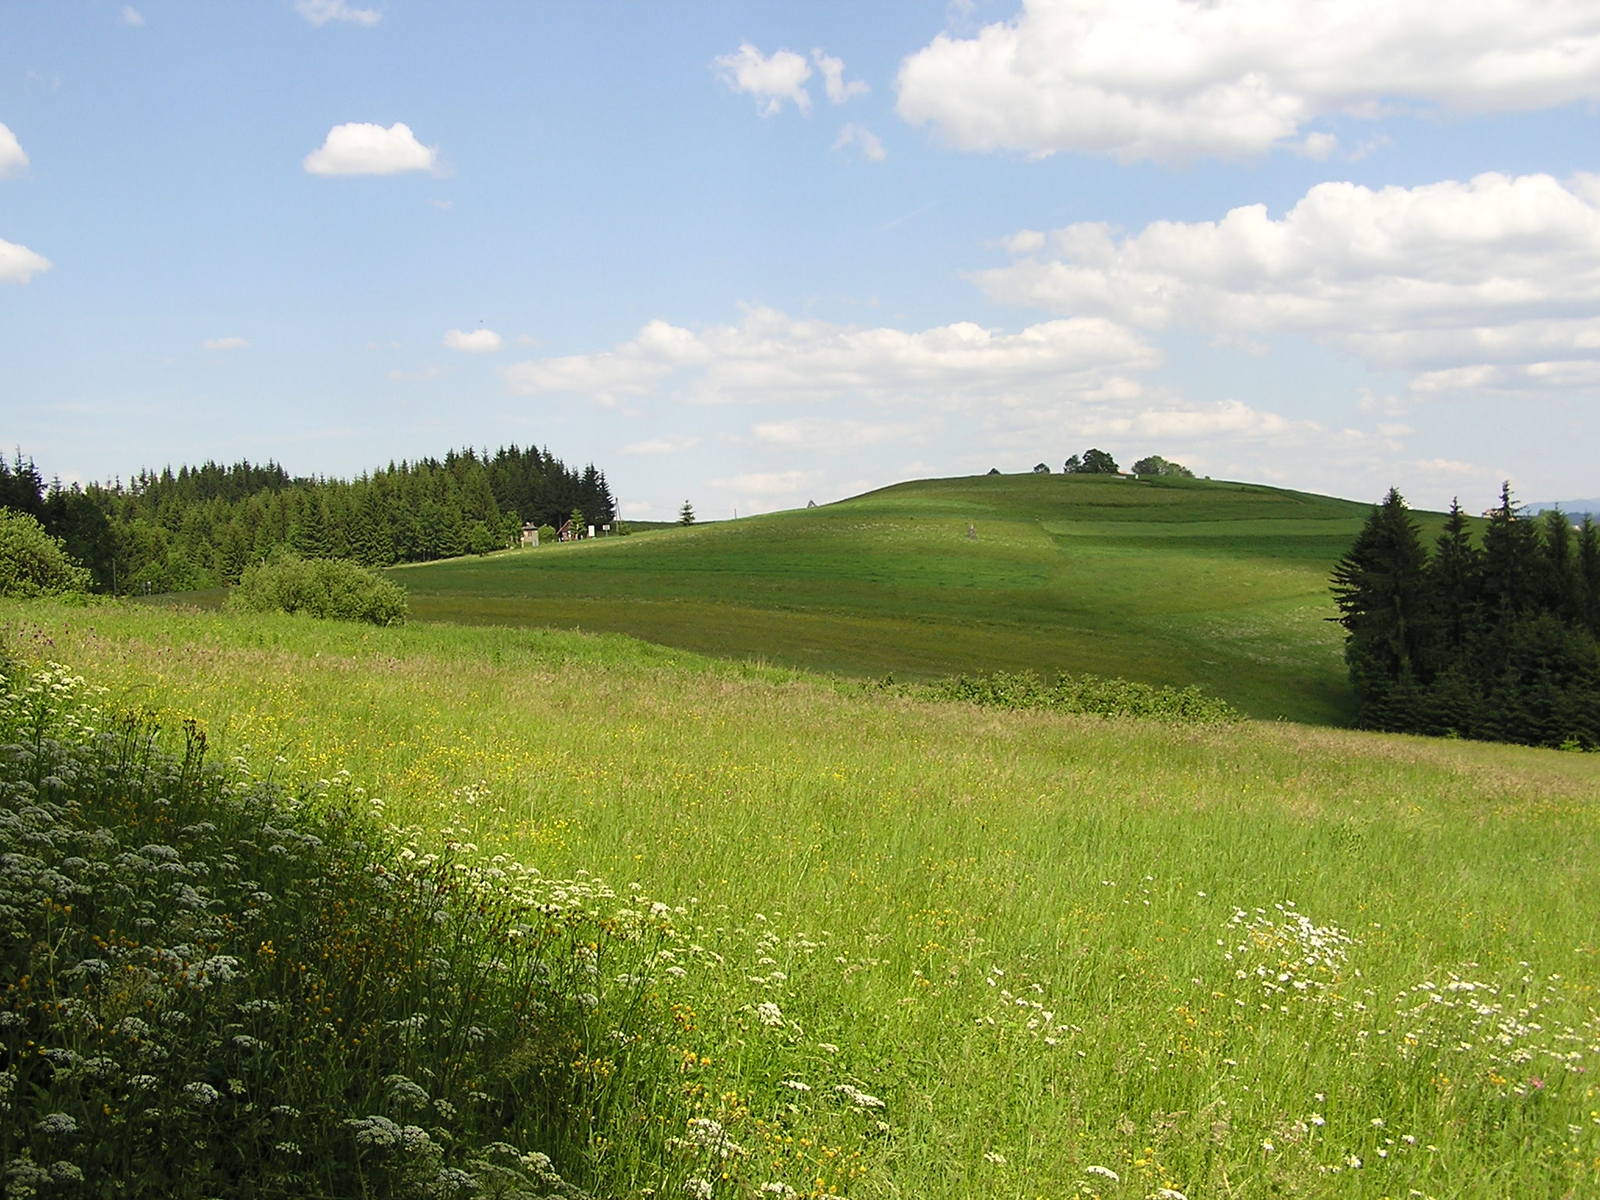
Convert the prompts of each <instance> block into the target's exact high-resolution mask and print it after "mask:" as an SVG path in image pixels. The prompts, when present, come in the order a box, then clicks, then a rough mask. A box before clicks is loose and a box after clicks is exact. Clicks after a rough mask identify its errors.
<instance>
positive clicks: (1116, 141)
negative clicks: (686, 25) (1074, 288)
mask: <svg viewBox="0 0 1600 1200" xmlns="http://www.w3.org/2000/svg"><path fill="white" fill-rule="evenodd" d="M898 89H899V100H898V107H899V112H900V115H901V116H902V117H903V118H904V119H905V120H907V121H909V122H911V123H912V124H916V125H928V126H931V127H933V128H934V129H935V130H936V131H937V132H938V133H939V135H940V136H941V137H942V138H943V139H944V140H945V141H947V142H949V143H950V144H952V145H954V146H956V147H959V148H961V149H966V150H980V151H986V150H1017V151H1022V152H1024V153H1028V154H1036V155H1047V154H1053V153H1056V152H1058V151H1076V152H1083V153H1091V154H1107V155H1110V156H1112V157H1114V158H1116V159H1118V160H1120V161H1124V162H1129V161H1134V160H1139V159H1154V160H1158V161H1187V160H1190V159H1193V158H1196V157H1206V156H1219V157H1225V158H1226V157H1242V156H1250V155H1257V154H1262V153H1266V152H1268V151H1270V150H1273V149H1276V148H1280V147H1284V148H1288V147H1292V146H1293V145H1294V144H1295V142H1296V139H1297V138H1304V136H1305V135H1306V134H1307V132H1308V126H1310V125H1311V124H1312V123H1313V122H1315V121H1316V120H1317V119H1318V118H1319V117H1321V116H1323V115H1325V114H1343V115H1348V116H1353V117H1356V118H1364V119H1375V118H1378V117H1380V116H1382V115H1384V114H1385V113H1387V112H1388V111H1390V110H1391V109H1392V108H1393V107H1394V105H1395V104H1396V102H1399V103H1402V104H1408V105H1410V106H1411V107H1416V106H1417V105H1423V106H1437V107H1442V108H1445V109H1450V110H1455V111H1459V112H1505V111H1527V110H1532V109H1537V108H1546V107H1552V106H1556V105H1562V104H1567V103H1570V102H1573V101H1577V100H1593V99H1596V98H1600V6H1596V5H1595V4H1594V3H1592V0H1547V2H1546V3H1540V4H1536V5H1530V4H1527V3H1525V2H1524V0H1472V2H1471V3H1468V4H1440V3H1438V2H1437V0H1338V3H1329V2H1328V0H1208V2H1206V3H1196V2H1195V0H1137V2H1130V0H1024V3H1023V6H1022V9H1021V11H1020V12H1019V13H1018V14H1017V15H1016V16H1014V17H1012V18H1011V19H1010V20H1007V21H1003V22H999V23H996V24H992V25H987V26H985V27H984V28H983V29H981V30H979V31H978V32H977V33H976V34H974V35H973V36H971V37H960V36H951V35H950V34H948V33H944V34H940V35H939V36H938V37H936V38H935V39H934V40H933V41H932V42H931V43H930V44H929V45H927V46H925V47H923V48H922V49H921V50H919V51H917V52H916V53H914V54H912V55H910V56H909V57H908V58H907V59H906V60H905V61H904V62H903V63H902V64H901V68H900V74H899V78H898ZM1311 136H1312V137H1315V134H1314V133H1313V134H1312V135H1311ZM1300 146H1301V148H1302V149H1303V150H1308V151H1313V152H1320V151H1325V150H1329V149H1331V146H1330V145H1329V144H1328V143H1326V142H1322V141H1320V140H1318V141H1306V140H1302V141H1301V142H1300Z"/></svg>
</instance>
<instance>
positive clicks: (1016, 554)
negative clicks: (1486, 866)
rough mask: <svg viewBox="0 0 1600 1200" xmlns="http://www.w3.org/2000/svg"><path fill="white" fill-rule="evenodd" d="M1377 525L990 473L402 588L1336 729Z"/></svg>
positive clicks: (1304, 502) (1355, 507)
mask: <svg viewBox="0 0 1600 1200" xmlns="http://www.w3.org/2000/svg"><path fill="white" fill-rule="evenodd" d="M1367 511H1368V509H1367V507H1366V506H1364V505H1359V504H1354V503H1351V502H1348V501H1341V500H1333V499H1329V498H1327V497H1319V496H1310V495H1305V494H1302V493H1297V492H1287V491H1281V490H1278V489H1273V488H1265V487H1259V486H1252V485H1243V484H1223V483H1211V482H1207V481H1185V480H1149V481H1132V480H1126V479H1114V478H1102V477H1095V476H1070V477H1069V476H1060V475H1049V476H1040V475H1022V476H1017V475H1011V476H987V477H985V476H980V477H975V478H966V479H945V480H925V481H919V482H915V483H907V484H900V485H897V486H894V487H889V488H884V489H882V490H880V491H876V492H871V493H868V494H867V495H864V496H860V497H857V498H855V499H853V500H847V501H843V502H841V503H838V504H832V505H827V506H825V507H821V508H816V509H808V510H801V511H795V512H788V513H779V514H773V515H770V516H765V517H757V518H751V519H747V520H743V521H738V522H724V523H719V524H714V525H702V526H697V527H695V528H692V529H685V530H672V531H663V532H658V533H651V534H649V535H641V536H636V537H632V538H624V539H616V540H611V541H599V542H593V543H584V544H581V545H568V546H557V547H551V548H545V549H541V550H538V551H529V552H511V553H507V554H503V555H499V556H495V557H492V558H489V559H480V560H465V559H457V560H453V561H450V562H445V563H435V564H427V565H423V566H415V567H407V568H404V569H401V570H398V571H396V573H395V574H394V578H396V579H397V580H399V581H400V582H402V583H403V584H404V585H405V586H406V588H407V589H408V590H409V591H410V593H411V600H412V611H413V614H414V616H416V617H418V618H421V619H425V620H445V621H453V622H462V623H493V624H521V625H550V626H556V627H567V628H583V629H591V630H608V631H614V632H625V633H629V634H633V635H635V636H638V637H642V638H646V639H648V640H651V641H655V642H660V643H663V644H667V645H674V646H680V647H684V648H687V649H693V650H699V651H704V652H708V653H715V654H722V655H732V656H747V657H759V658H763V659H766V660H768V661H772V662H780V663H788V664H793V665H798V666H803V667H807V668H811V669H819V670H825V671H837V672H841V673H845V674H854V675H882V674H885V673H890V672H892V673H894V674H896V675H899V676H901V677H908V678H927V677H932V676H939V675H951V674H956V673H960V672H974V671H987V670H994V669H1001V668H1004V669H1017V668H1022V667H1029V668H1034V669H1038V670H1042V671H1045V672H1047V673H1049V672H1054V671H1058V670H1064V671H1090V672H1095V673H1100V674H1109V675H1121V676H1124V677H1126V678H1130V679H1138V680H1143V681H1147V682H1154V683H1178V684H1186V683H1198V684H1200V685H1201V686H1202V687H1204V688H1206V689H1208V690H1210V691H1213V692H1215V693H1217V694H1219V695H1222V696H1224V697H1225V698H1227V699H1229V700H1230V701H1232V702H1234V703H1235V704H1237V705H1238V706H1239V707H1241V708H1242V709H1244V710H1245V711H1247V712H1249V713H1252V714H1253V715H1256V716H1263V717H1277V716H1284V717H1289V718H1291V719H1297V720H1312V721H1337V720H1340V719H1342V718H1343V717H1345V716H1347V715H1348V709H1347V705H1348V696H1347V691H1348V689H1347V688H1346V686H1345V681H1344V670H1343V664H1342V661H1341V658H1340V641H1339V634H1338V630H1337V628H1336V627H1335V626H1333V625H1331V624H1329V623H1328V622H1327V621H1326V620H1325V618H1326V617H1328V616H1330V615H1331V614H1332V611H1333V610H1332V605H1331V602H1330V599H1329V596H1328V590H1327V580H1328V571H1329V569H1330V567H1331V566H1332V564H1333V562H1334V561H1335V560H1336V559H1337V558H1338V557H1339V556H1340V555H1341V554H1342V553H1344V551H1345V550H1346V549H1348V548H1349V545H1350V543H1351V541H1352V540H1353V539H1354V536H1355V533H1356V531H1357V530H1358V529H1359V527H1360V523H1361V521H1362V520H1363V519H1364V517H1365V515H1366V512H1367ZM969 525H970V526H972V527H973V530H974V532H975V534H976V536H975V537H973V538H970V539H969V538H968V536H967V531H968V526H969Z"/></svg>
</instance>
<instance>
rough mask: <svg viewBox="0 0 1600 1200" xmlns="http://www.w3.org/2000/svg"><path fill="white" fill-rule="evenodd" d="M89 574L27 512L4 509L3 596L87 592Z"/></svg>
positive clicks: (0, 542)
mask: <svg viewBox="0 0 1600 1200" xmlns="http://www.w3.org/2000/svg"><path fill="white" fill-rule="evenodd" d="M88 590H89V572H88V571H87V570H85V569H84V568H83V567H80V566H79V565H78V564H77V563H75V562H73V561H72V559H71V558H70V557H69V556H68V554H67V552H66V549H65V548H64V547H63V546H62V545H61V543H60V542H59V541H57V540H56V539H55V538H53V537H51V536H50V535H49V534H48V533H46V532H45V531H44V526H42V525H40V524H39V522H38V521H36V520H34V518H32V517H30V516H29V515H28V514H27V513H21V512H14V511H13V510H11V509H9V508H0V596H54V595H62V594H65V593H68V592H87V591H88Z"/></svg>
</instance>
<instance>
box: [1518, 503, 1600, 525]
mask: <svg viewBox="0 0 1600 1200" xmlns="http://www.w3.org/2000/svg"><path fill="white" fill-rule="evenodd" d="M1524 507H1525V508H1526V509H1527V511H1528V512H1530V513H1542V512H1548V511H1549V510H1550V509H1552V508H1559V509H1560V510H1561V511H1562V512H1564V513H1566V514H1567V516H1569V517H1571V518H1572V519H1573V520H1575V521H1581V520H1583V518H1584V517H1585V516H1586V515H1587V516H1591V517H1593V518H1594V519H1595V520H1597V521H1600V500H1541V501H1539V502H1538V503H1536V504H1528V505H1525V506H1524Z"/></svg>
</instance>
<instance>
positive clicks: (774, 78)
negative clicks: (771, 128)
mask: <svg viewBox="0 0 1600 1200" xmlns="http://www.w3.org/2000/svg"><path fill="white" fill-rule="evenodd" d="M711 65H712V67H713V68H714V69H715V70H716V72H717V75H718V76H719V77H720V78H721V79H722V81H723V82H724V83H726V84H727V85H728V86H729V87H730V88H732V89H733V90H734V91H736V92H743V93H745V94H746V95H750V96H754V97H755V98H756V103H757V104H758V105H759V106H760V108H761V115H762V116H764V117H770V116H772V115H773V114H774V113H776V112H778V110H779V109H781V108H782V107H783V102H784V101H785V100H787V101H789V102H790V103H791V104H793V105H794V106H795V107H796V108H798V109H799V110H800V111H801V112H803V113H808V112H810V111H811V93H810V92H808V91H806V81H807V80H808V79H810V78H811V64H810V63H808V62H807V61H806V60H805V57H804V56H803V55H800V54H796V53H795V52H794V51H793V50H778V51H775V52H774V53H773V54H772V56H771V57H768V56H766V55H764V54H762V53H761V51H760V50H758V49H756V48H755V47H754V46H752V45H750V43H749V42H745V43H744V44H743V45H741V46H740V47H739V48H738V49H737V50H735V51H734V52H733V53H732V54H723V55H721V56H719V57H718V58H716V59H714V60H713V61H712V64H711ZM842 69H843V68H842V66H841V70H842Z"/></svg>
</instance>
